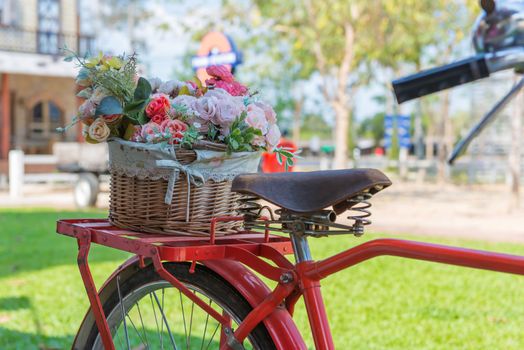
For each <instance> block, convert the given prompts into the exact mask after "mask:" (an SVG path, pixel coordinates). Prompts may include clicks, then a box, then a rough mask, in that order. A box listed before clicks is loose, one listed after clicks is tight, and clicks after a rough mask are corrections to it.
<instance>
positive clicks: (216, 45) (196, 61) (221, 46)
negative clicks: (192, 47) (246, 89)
mask: <svg viewBox="0 0 524 350" xmlns="http://www.w3.org/2000/svg"><path fill="white" fill-rule="evenodd" d="M241 63H242V53H241V52H240V51H238V50H237V48H236V46H235V43H234V42H233V40H232V39H231V38H230V37H229V36H227V35H226V34H224V33H220V32H209V33H207V34H206V35H205V36H204V37H203V38H202V42H201V43H200V48H199V49H198V52H197V55H196V56H193V58H192V59H191V65H192V66H193V69H194V70H195V71H196V74H197V77H198V79H199V80H200V81H201V82H202V83H203V84H205V82H206V79H209V75H208V74H207V73H206V68H207V67H209V66H219V65H220V66H221V65H224V66H226V67H228V68H229V69H230V70H231V73H234V72H235V67H236V66H237V65H239V64H241Z"/></svg>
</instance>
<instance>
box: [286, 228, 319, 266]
mask: <svg viewBox="0 0 524 350" xmlns="http://www.w3.org/2000/svg"><path fill="white" fill-rule="evenodd" d="M290 238H291V243H292V244H293V251H294V253H295V261H296V262H297V263H300V262H303V261H311V260H313V258H312V257H311V251H310V250H309V244H308V241H307V237H306V236H304V235H301V236H299V235H296V234H291V235H290Z"/></svg>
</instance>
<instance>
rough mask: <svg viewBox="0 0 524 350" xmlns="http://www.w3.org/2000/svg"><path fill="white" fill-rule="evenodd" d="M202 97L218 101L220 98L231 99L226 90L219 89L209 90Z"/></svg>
mask: <svg viewBox="0 0 524 350" xmlns="http://www.w3.org/2000/svg"><path fill="white" fill-rule="evenodd" d="M204 96H205V97H216V98H217V99H219V100H220V99H222V98H229V97H231V95H230V94H229V93H228V92H227V91H226V90H224V89H220V88H214V89H209V90H207V92H206V93H205V94H204Z"/></svg>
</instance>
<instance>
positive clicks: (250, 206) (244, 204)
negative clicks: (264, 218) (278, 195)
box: [237, 195, 274, 228]
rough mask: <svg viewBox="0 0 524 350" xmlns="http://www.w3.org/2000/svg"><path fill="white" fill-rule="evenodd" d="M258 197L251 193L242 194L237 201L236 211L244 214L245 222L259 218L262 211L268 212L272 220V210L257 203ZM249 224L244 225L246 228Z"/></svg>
mask: <svg viewBox="0 0 524 350" xmlns="http://www.w3.org/2000/svg"><path fill="white" fill-rule="evenodd" d="M259 200H260V198H258V197H257V196H253V195H243V196H241V197H240V198H239V199H238V200H237V201H238V203H239V208H238V213H239V214H240V215H243V216H244V221H245V222H252V221H255V220H257V219H259V218H260V216H261V214H262V211H264V210H266V211H267V212H268V213H269V218H270V219H271V220H274V215H273V211H272V210H271V208H270V207H268V206H267V205H262V204H260V203H259ZM247 226H249V225H246V228H249V227H247Z"/></svg>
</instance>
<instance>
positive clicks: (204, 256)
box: [57, 216, 293, 349]
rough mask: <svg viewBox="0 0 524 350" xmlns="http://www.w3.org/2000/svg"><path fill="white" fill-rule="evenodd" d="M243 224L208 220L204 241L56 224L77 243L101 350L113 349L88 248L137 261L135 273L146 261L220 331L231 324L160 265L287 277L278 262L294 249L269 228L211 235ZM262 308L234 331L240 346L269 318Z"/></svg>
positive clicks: (95, 223)
mask: <svg viewBox="0 0 524 350" xmlns="http://www.w3.org/2000/svg"><path fill="white" fill-rule="evenodd" d="M243 219H244V218H243V217H241V216H230V217H227V216H226V217H216V218H213V219H212V220H211V227H210V236H209V237H207V236H202V237H195V236H168V235H162V234H149V233H147V234H146V233H141V232H135V231H130V230H125V229H120V228H117V227H114V226H112V225H111V224H110V223H109V222H108V221H107V220H105V219H76V220H75V219H73V220H59V221H58V222H57V232H58V233H59V234H62V235H65V236H70V237H73V238H76V239H77V241H78V248H79V250H78V258H77V262H78V267H79V269H80V274H81V276H82V280H83V282H84V286H85V288H86V291H87V295H88V298H89V302H90V304H91V309H92V311H93V315H94V317H95V321H96V325H97V327H98V330H99V332H100V336H101V339H102V342H103V344H104V347H105V349H114V344H113V341H112V336H111V332H110V330H109V327H108V325H107V320H106V316H105V314H104V310H103V306H102V303H101V301H100V297H99V295H98V291H97V288H96V286H95V283H94V281H93V277H92V275H91V271H90V269H89V264H88V255H89V249H90V247H91V243H97V244H100V245H103V246H106V247H111V248H115V249H118V250H123V251H126V252H129V253H133V254H136V255H137V256H138V257H139V262H140V267H144V266H145V261H144V259H145V258H149V259H151V260H152V262H153V264H154V267H155V269H156V271H157V272H158V274H159V275H160V276H161V277H162V278H164V279H165V280H167V281H168V282H170V283H171V284H172V285H173V286H174V287H176V288H177V289H178V290H180V291H181V292H182V293H183V294H185V295H186V296H187V297H188V298H189V299H191V300H192V301H193V302H195V303H196V304H197V305H198V306H200V307H201V308H202V309H204V310H205V311H206V312H208V313H209V315H210V316H212V317H213V318H215V319H216V320H217V321H218V322H220V323H221V324H222V325H228V324H230V320H229V318H228V316H226V315H222V314H219V313H218V312H217V311H215V310H214V309H213V308H212V307H211V306H209V305H207V304H206V303H205V302H204V301H203V300H202V299H200V298H199V297H198V296H196V294H194V293H192V292H191V291H190V290H189V289H188V288H187V287H186V286H185V285H183V284H182V283H181V282H180V281H179V280H178V279H176V278H175V277H174V276H173V275H171V274H170V273H169V272H168V271H167V270H166V269H165V268H164V266H163V264H162V261H171V262H182V261H192V264H191V267H190V272H191V271H194V268H195V265H196V262H197V261H206V260H217V259H229V260H237V261H241V262H243V263H246V264H247V265H250V266H252V267H255V268H256V270H257V271H259V272H260V273H261V274H262V275H264V276H265V277H267V278H269V279H272V280H275V281H279V280H280V279H281V277H282V276H285V275H286V274H288V273H289V272H288V271H289V270H290V269H291V268H292V266H293V265H291V263H289V261H287V260H286V259H283V258H282V255H287V254H293V247H292V244H291V242H290V240H289V238H287V237H282V236H277V235H272V234H270V233H269V226H268V225H266V226H265V227H264V232H262V233H260V232H251V231H243V232H239V233H238V234H232V235H226V236H216V235H215V228H216V224H217V222H227V221H242V220H243ZM259 257H263V258H266V259H269V260H270V261H272V262H273V263H275V265H276V266H273V265H270V264H269V263H267V262H265V261H263V260H262V259H260V258H259ZM290 288H292V286H291V285H290V284H287V285H286V284H284V283H283V284H282V286H281V287H280V288H277V290H280V291H281V293H283V295H288V294H290V293H291V289H290ZM263 304H264V303H263ZM261 305H262V304H261ZM264 306H265V309H266V311H265V312H262V313H261V312H259V313H258V314H257V313H254V314H253V315H254V316H252V319H251V320H250V322H248V323H246V324H244V323H243V324H242V325H241V326H240V327H239V329H238V330H237V332H240V333H239V336H238V337H239V339H240V340H243V339H244V338H245V337H246V336H247V334H249V332H250V331H251V330H252V329H253V328H254V327H255V326H256V324H258V323H259V322H260V321H261V320H262V319H264V318H265V317H266V316H267V313H268V312H271V311H272V309H271V308H269V307H267V305H264ZM224 330H225V331H226V333H227V331H230V333H231V334H233V333H232V330H230V329H228V326H225V327H224ZM237 332H235V334H237ZM231 336H232V335H231ZM231 336H228V339H226V341H227V342H228V343H230V342H232V341H234V340H236V338H235V339H233V338H231ZM221 342H222V341H221Z"/></svg>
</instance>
